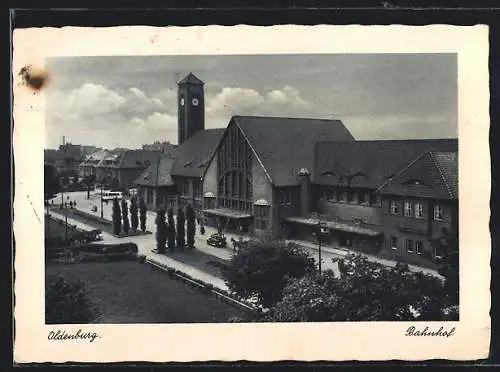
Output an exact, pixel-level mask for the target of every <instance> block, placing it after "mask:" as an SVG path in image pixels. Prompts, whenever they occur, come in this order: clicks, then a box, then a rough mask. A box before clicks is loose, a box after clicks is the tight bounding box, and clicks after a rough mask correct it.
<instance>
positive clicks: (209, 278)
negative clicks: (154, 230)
mask: <svg viewBox="0 0 500 372" xmlns="http://www.w3.org/2000/svg"><path fill="white" fill-rule="evenodd" d="M50 213H51V214H54V216H57V217H59V218H61V217H62V218H64V214H60V213H57V212H54V211H51V212H50ZM68 224H71V225H76V226H77V227H78V228H80V229H82V230H85V231H90V230H94V228H93V227H92V226H89V225H87V224H85V223H83V222H80V221H78V220H76V219H73V218H71V217H68ZM102 236H103V241H101V242H96V244H99V243H101V244H103V243H104V244H106V243H112V244H116V243H129V242H132V243H136V244H137V247H138V250H139V252H138V253H139V254H142V255H145V256H146V259H149V260H150V261H152V262H153V263H158V264H160V265H166V266H168V267H172V268H174V269H176V270H179V271H181V272H183V273H185V274H187V275H189V276H191V277H192V278H194V279H198V280H201V281H203V282H205V283H210V284H212V285H213V286H214V287H215V288H218V289H221V290H224V291H227V290H228V287H227V285H226V283H225V282H224V280H222V279H220V278H217V277H216V276H213V275H211V274H208V273H205V272H204V271H201V270H198V269H196V268H194V267H191V266H189V265H186V264H184V263H182V262H179V261H177V260H174V259H172V258H170V257H167V256H165V255H163V254H158V253H154V252H152V251H151V250H152V249H153V248H155V241H154V238H153V239H151V243H150V244H149V243H146V242H144V239H140V238H144V237H145V236H146V237H150V235H143V236H131V237H127V238H116V237H114V236H113V235H111V234H108V233H105V232H103V233H102ZM138 240H139V241H138ZM140 240H143V241H142V242H141V241H140ZM216 249H218V248H214V250H216ZM206 253H208V254H211V253H209V252H206ZM217 253H218V254H219V255H221V256H225V257H230V254H231V252H227V251H223V252H222V253H221V252H217ZM212 255H213V254H212ZM222 259H228V258H222Z"/></svg>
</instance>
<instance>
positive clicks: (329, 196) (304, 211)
mask: <svg viewBox="0 0 500 372" xmlns="http://www.w3.org/2000/svg"><path fill="white" fill-rule="evenodd" d="M155 40H156V39H155V36H152V37H151V40H150V43H151V44H154V42H155ZM17 76H18V79H19V80H20V81H21V84H23V85H24V87H25V89H31V91H33V94H34V95H35V96H36V97H38V99H41V97H42V95H43V112H40V113H41V114H43V120H44V127H43V135H44V140H43V141H41V142H43V144H44V145H43V166H44V168H43V169H44V170H43V206H44V207H43V213H41V215H39V216H37V217H40V218H41V221H42V222H43V225H42V226H43V237H44V238H43V248H40V249H42V250H43V254H41V255H42V256H43V278H42V283H44V284H43V286H44V288H43V289H44V299H43V311H44V316H43V324H44V325H45V327H46V328H45V329H47V330H48V336H47V337H48V340H49V342H50V341H54V342H56V341H57V342H59V343H64V342H66V341H65V340H69V341H67V342H70V341H71V340H79V341H80V342H87V343H88V342H90V343H98V342H100V341H99V339H100V338H102V335H100V333H99V331H97V329H98V328H93V327H96V326H99V325H137V326H139V325H158V326H160V325H168V324H177V325H179V326H180V325H183V324H185V325H189V326H190V327H194V326H196V324H207V325H208V324H214V327H217V324H220V323H228V324H229V323H230V324H233V326H235V327H237V326H249V327H258V326H259V325H261V326H262V327H265V326H271V325H272V326H275V327H278V326H279V324H292V323H298V324H304V325H307V324H309V323H313V324H318V323H320V324H329V323H330V324H345V323H346V322H347V323H348V324H352V325H355V324H356V322H369V324H373V323H377V322H391V323H392V324H393V325H395V324H398V323H401V324H402V325H404V326H402V327H401V331H400V335H401V336H406V337H407V339H409V338H411V337H410V336H414V339H417V338H419V337H420V338H425V337H428V338H433V339H441V340H443V339H450V338H453V337H454V336H455V333H457V332H458V330H457V328H456V325H457V324H459V322H460V321H461V320H462V316H463V314H462V311H461V310H463V309H464V303H463V296H462V294H463V291H462V285H463V280H464V278H463V273H461V269H460V268H463V267H464V265H465V264H464V261H463V259H464V258H463V253H461V250H462V249H464V248H463V247H462V245H461V244H459V243H461V239H459V229H460V228H462V227H463V226H462V219H461V218H459V200H462V199H459V190H462V185H461V184H460V187H459V173H461V171H462V170H461V169H460V170H459V159H461V157H462V156H464V155H463V152H462V150H461V152H460V155H459V122H460V120H461V119H460V104H461V102H462V101H461V100H460V99H459V97H460V95H459V82H460V81H461V78H460V76H459V53H458V52H452V51H443V52H437V51H436V52H421V53H419V52H401V53H397V52H392V51H391V52H363V53H348V52H344V53H339V52H337V53H321V52H318V53H315V52H311V53H304V52H301V53H292V52H290V53H275V54H274V53H269V52H267V53H248V54H245V53H227V54H224V53H222V52H221V53H212V54H209V53H207V54H187V53H179V54H172V53H169V54H163V55H162V54H149V55H148V54H140V55H133V54H127V53H122V54H116V55H66V56H65V55H63V56H48V57H46V58H45V59H44V60H43V66H37V65H35V64H26V65H25V66H24V67H23V68H22V69H21V70H20V71H19V73H18V75H17ZM460 132H461V133H462V131H460ZM40 133H42V132H40ZM461 135H462V134H461ZM460 141H462V139H460ZM460 148H461V149H462V148H463V147H462V142H461V144H460ZM469 148H470V147H469ZM39 153H41V152H39ZM37 161H38V160H37ZM39 161H40V162H41V159H40V160H39ZM461 161H462V160H461ZM469 172H470V171H469ZM461 179H463V178H461ZM460 194H461V192H460ZM41 197H42V194H40V198H41ZM460 198H462V195H460ZM41 202H42V201H41V200H40V201H38V203H41ZM460 205H462V204H460ZM469 207H470V204H469ZM459 222H460V223H459ZM460 236H461V235H460ZM469 239H470V238H469ZM459 245H460V247H461V248H460V249H459ZM469 248H470V247H469ZM31 249H37V247H35V246H33V247H31ZM459 256H460V257H461V258H460V259H459ZM478 257H479V256H478ZM40 272H41V271H40ZM469 272H470V270H469ZM467 288H470V284H469V287H467ZM478 289H480V287H478ZM478 293H482V292H481V291H479V292H478ZM436 324H437V326H436ZM63 325H70V326H71V325H77V327H76V328H75V327H72V328H69V329H68V328H64V327H63V328H60V326H63ZM216 329H217V328H214V330H215V332H217V331H216ZM256 329H257V328H255V330H256ZM214 342H215V341H214ZM436 342H437V341H436Z"/></svg>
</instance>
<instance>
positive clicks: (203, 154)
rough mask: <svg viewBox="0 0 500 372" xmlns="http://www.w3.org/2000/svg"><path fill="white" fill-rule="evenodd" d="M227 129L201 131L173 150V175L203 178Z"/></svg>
mask: <svg viewBox="0 0 500 372" xmlns="http://www.w3.org/2000/svg"><path fill="white" fill-rule="evenodd" d="M224 131H225V128H217V129H206V130H200V131H198V132H196V133H195V134H193V135H192V136H191V137H189V138H188V139H186V140H185V141H184V142H182V143H181V144H180V145H178V146H177V147H176V148H175V149H174V150H173V157H175V164H174V165H173V169H172V175H173V176H183V177H201V176H202V174H203V172H204V170H205V168H206V167H207V166H208V163H209V160H210V157H211V156H212V153H213V152H214V150H215V148H216V146H217V144H218V143H219V141H220V139H221V137H222V135H223V133H224Z"/></svg>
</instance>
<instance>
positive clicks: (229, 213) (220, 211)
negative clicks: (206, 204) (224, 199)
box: [203, 208, 253, 219]
mask: <svg viewBox="0 0 500 372" xmlns="http://www.w3.org/2000/svg"><path fill="white" fill-rule="evenodd" d="M203 212H204V213H207V214H213V215H215V216H219V217H226V218H231V219H243V218H251V217H253V216H252V215H251V214H249V213H247V212H242V211H238V210H235V209H229V208H214V209H204V210H203Z"/></svg>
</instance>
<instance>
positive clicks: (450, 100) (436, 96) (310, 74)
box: [45, 54, 458, 148]
mask: <svg viewBox="0 0 500 372" xmlns="http://www.w3.org/2000/svg"><path fill="white" fill-rule="evenodd" d="M45 67H46V68H47V70H48V71H49V73H50V75H51V81H50V85H49V87H48V89H47V90H46V93H47V96H46V99H47V101H46V136H45V137H46V141H45V143H46V148H57V147H58V146H59V145H60V144H61V143H62V137H63V136H65V137H66V142H71V143H73V144H82V145H95V146H99V147H103V148H115V147H127V148H140V147H141V146H142V144H145V143H152V142H154V141H170V142H171V143H174V144H175V143H177V81H179V80H180V79H181V78H183V77H184V76H185V75H187V74H188V73H189V72H192V73H194V74H195V75H196V76H197V77H198V78H200V79H201V80H203V81H204V82H205V128H221V127H226V126H227V124H228V123H229V120H230V118H231V116H232V115H263V116H285V117H307V118H322V119H340V120H342V121H343V123H344V125H345V126H346V127H347V128H348V129H349V130H350V131H351V133H352V134H353V136H354V137H355V138H356V139H358V140H370V139H406V138H451V137H453V138H456V137H457V136H458V127H457V125H458V123H457V110H458V103H457V101H458V97H457V94H458V92H457V60H456V55H455V54H323V55H321V54H318V55H314V54H295V55H236V56H220V55H212V56H200V55H193V56H111V57H102V56H99V57H67V58H53V59H48V60H47V61H46V64H45Z"/></svg>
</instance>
